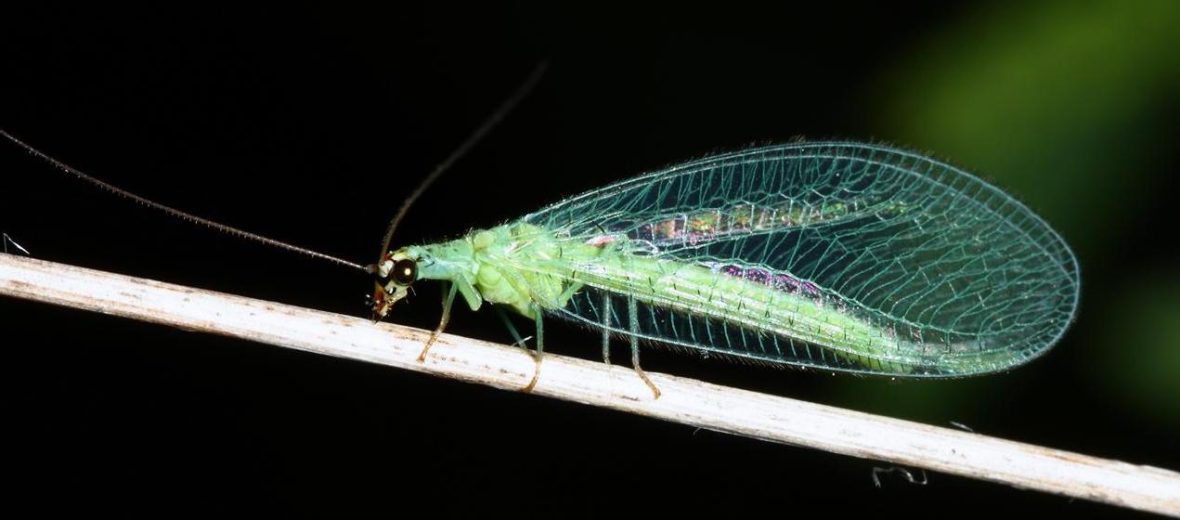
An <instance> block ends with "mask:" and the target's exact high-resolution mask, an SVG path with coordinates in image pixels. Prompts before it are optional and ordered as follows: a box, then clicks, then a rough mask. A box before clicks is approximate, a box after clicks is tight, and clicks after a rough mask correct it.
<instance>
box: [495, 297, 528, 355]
mask: <svg viewBox="0 0 1180 520" xmlns="http://www.w3.org/2000/svg"><path fill="white" fill-rule="evenodd" d="M492 308H493V309H495V310H496V316H499V317H500V321H502V322H504V326H505V327H508V333H509V334H511V335H512V340H513V343H512V344H513V345H516V346H518V347H520V348H523V349H528V348H529V347H528V345H527V344H526V343H525V342H526V341H528V340H529V338H522V337H520V333H519V332H517V331H516V326H515V325H513V324H512V320H510V319H508V314H507V313H506V312H504V309H503V308H501V307H500V306H498V305H493V306H492Z"/></svg>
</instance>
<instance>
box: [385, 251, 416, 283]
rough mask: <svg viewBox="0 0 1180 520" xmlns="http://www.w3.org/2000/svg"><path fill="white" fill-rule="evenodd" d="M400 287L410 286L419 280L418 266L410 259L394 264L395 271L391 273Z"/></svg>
mask: <svg viewBox="0 0 1180 520" xmlns="http://www.w3.org/2000/svg"><path fill="white" fill-rule="evenodd" d="M389 276H390V277H391V278H393V281H395V282H397V284H398V285H410V284H411V283H414V280H416V279H417V278H418V264H417V263H416V262H414V261H413V260H410V259H408V258H407V259H403V260H398V261H397V263H395V264H393V271H391V272H390V273H389Z"/></svg>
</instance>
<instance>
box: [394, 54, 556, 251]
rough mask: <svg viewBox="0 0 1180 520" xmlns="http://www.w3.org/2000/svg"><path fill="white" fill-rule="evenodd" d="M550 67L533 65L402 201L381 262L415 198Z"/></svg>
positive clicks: (531, 87) (465, 151) (477, 139)
mask: <svg viewBox="0 0 1180 520" xmlns="http://www.w3.org/2000/svg"><path fill="white" fill-rule="evenodd" d="M548 67H549V63H548V62H544V61H542V62H541V63H538V64H537V68H535V69H533V73H532V74H529V77H528V78H527V79H525V80H524V83H522V84H521V85H520V86H519V87H517V89H516V92H513V93H512V97H510V98H508V99H507V100H505V101H504V103H502V104H501V105H500V107H499V108H497V109H496V111H495V112H493V113H492V115H491V116H489V117H488V118H487V120H485V121H484V122H483V124H482V125H479V128H476V129H475V131H474V132H472V133H471V135H470V136H468V137H467V140H465V141H463V143H462V144H460V145H459V147H458V148H456V149H455V151H453V152H451V155H448V156H447V158H446V159H444V160H443V162H441V163H438V166H435V167H434V171H432V172H430V175H427V176H426V178H425V179H422V182H420V183H418V187H417V188H414V192H413V193H411V194H410V196H409V197H406V200H404V201H402V206H401V207H400V208H398V210H397V214H396V215H394V216H393V220H390V221H389V228H388V229H386V230H385V238H384V239H383V240H382V241H381V250H380V251H378V252H377V262H378V263H380V262H381V259H382V258H384V257H385V253H387V252H388V249H389V243H390V241H391V240H393V232H394V231H395V230H396V229H397V226H398V224H400V223H401V221H402V219H403V218H405V216H406V213H408V212H409V211H410V206H411V205H413V204H414V201H416V200H418V197H420V196H422V194H423V193H425V192H426V189H427V188H429V187H430V185H431V184H434V181H436V180H438V178H439V177H441V176H442V174H443V172H445V171H447V169H448V168H450V167H451V165H453V164H455V162H456V161H458V160H459V159H460V158H462V157H463V156H464V155H466V154H467V152H468V151H470V150H471V148H472V147H474V146H475V144H476V143H478V142H479V141H480V140H481V139H483V138H484V136H485V135H487V134H488V132H490V131H491V130H492V129H493V128H495V127H496V125H497V124H499V123H500V121H501V120H503V119H504V117H505V116H507V115H508V114H509V113H510V112H512V109H513V108H516V105H518V104H520V101H521V100H522V99H524V98H525V96H528V94H529V92H531V91H532V90H533V87H535V86H537V82H539V81H541V76H543V75H544V74H545V69H546V68H548Z"/></svg>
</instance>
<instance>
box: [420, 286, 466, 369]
mask: <svg viewBox="0 0 1180 520" xmlns="http://www.w3.org/2000/svg"><path fill="white" fill-rule="evenodd" d="M443 283H446V282H443ZM448 285H450V287H449V288H446V289H444V290H445V291H446V293H447V295H446V296H445V297H443V303H442V306H443V309H442V318H440V319H439V321H438V328H436V329H434V332H431V333H430V338H429V339H427V340H426V344H425V345H423V346H422V353H421V354H418V362H419V363H422V362H425V361H426V353H427V352H428V351H430V346H431V345H434V342H435V340H437V339H438V335H439V334H442V332H443V329H446V328H447V322H449V321H451V304H453V303H455V295H456V294H457V293H458V292H459V284H457V283H454V282H451V283H449V284H448Z"/></svg>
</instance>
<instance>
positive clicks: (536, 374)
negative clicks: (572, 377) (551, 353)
mask: <svg viewBox="0 0 1180 520" xmlns="http://www.w3.org/2000/svg"><path fill="white" fill-rule="evenodd" d="M533 312H534V313H535V315H536V322H537V350H536V351H535V352H533V359H534V360H536V363H537V365H536V368H535V369H533V379H532V380H531V381H529V384H528V386H525V387H524V389H523V390H521V391H522V392H524V393H526V394H527V393H531V392H532V391H533V389H534V388H536V387H537V380H538V379H540V378H541V358H542V357H543V356H544V355H545V330H544V328H543V327H542V317H541V309H538V308H536V306H535V305H534V306H533Z"/></svg>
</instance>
